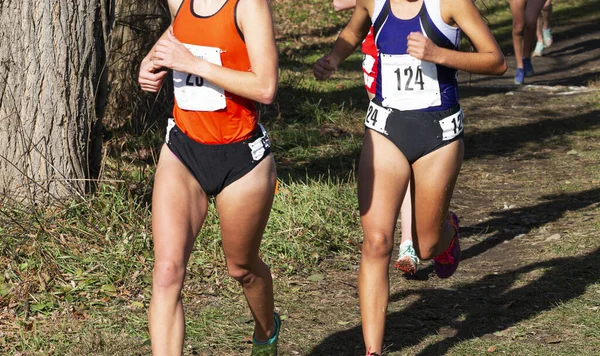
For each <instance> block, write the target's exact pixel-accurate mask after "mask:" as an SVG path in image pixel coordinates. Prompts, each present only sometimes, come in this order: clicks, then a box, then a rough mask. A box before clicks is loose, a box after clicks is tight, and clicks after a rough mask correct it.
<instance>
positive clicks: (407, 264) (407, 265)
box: [394, 257, 417, 275]
mask: <svg viewBox="0 0 600 356" xmlns="http://www.w3.org/2000/svg"><path fill="white" fill-rule="evenodd" d="M394 267H396V269H397V270H400V271H402V272H404V273H406V274H410V275H413V274H415V273H417V269H416V268H415V265H414V264H413V263H412V262H411V261H410V257H406V258H404V257H403V258H401V259H399V260H398V261H396V263H395V264H394Z"/></svg>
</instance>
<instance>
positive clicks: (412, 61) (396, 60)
mask: <svg viewBox="0 0 600 356" xmlns="http://www.w3.org/2000/svg"><path fill="white" fill-rule="evenodd" d="M381 95H382V97H383V101H382V102H381V104H383V105H384V106H387V107H391V108H394V109H398V110H401V111H403V110H418V109H425V108H428V107H432V106H438V105H441V103H442V101H441V97H440V85H439V82H438V76H437V67H436V66H435V63H431V62H426V61H422V60H420V59H416V58H415V57H412V56H411V55H409V54H383V53H382V54H381Z"/></svg>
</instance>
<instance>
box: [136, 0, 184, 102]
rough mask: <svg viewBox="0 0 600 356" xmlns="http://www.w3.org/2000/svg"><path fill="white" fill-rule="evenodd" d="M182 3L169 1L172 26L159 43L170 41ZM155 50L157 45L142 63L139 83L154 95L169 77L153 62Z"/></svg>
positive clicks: (179, 0) (173, 0)
mask: <svg viewBox="0 0 600 356" xmlns="http://www.w3.org/2000/svg"><path fill="white" fill-rule="evenodd" d="M182 2H183V0H169V1H168V5H169V12H170V13H171V25H170V26H169V28H167V30H166V31H165V32H163V34H162V35H161V36H160V37H159V38H158V40H157V41H156V42H157V43H158V41H160V40H161V39H164V40H166V39H168V32H169V31H170V30H171V29H172V27H173V20H174V19H175V14H176V13H177V10H178V9H179V7H180V6H181V3H182ZM155 48H156V43H155V44H154V46H152V48H151V49H150V51H148V54H147V55H146V56H145V57H144V59H142V63H141V64H140V71H139V74H138V83H139V84H140V87H141V88H142V90H144V91H148V92H152V93H156V92H157V91H158V90H159V89H160V87H161V86H162V82H163V79H164V78H165V76H166V75H167V71H166V70H161V68H162V67H160V66H158V65H156V64H155V63H153V61H152V60H153V57H154V51H155Z"/></svg>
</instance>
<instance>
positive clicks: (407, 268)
mask: <svg viewBox="0 0 600 356" xmlns="http://www.w3.org/2000/svg"><path fill="white" fill-rule="evenodd" d="M355 6H356V0H333V8H334V9H335V10H336V11H343V10H349V9H353V8H354V7H355ZM362 52H363V55H364V57H363V65H362V70H363V75H364V79H365V89H366V91H367V96H368V97H369V100H372V99H373V98H374V97H375V84H376V79H377V68H378V65H377V62H378V61H379V54H378V53H377V47H376V46H375V39H374V38H373V27H371V28H370V29H369V33H368V34H367V37H365V39H364V40H363V42H362ZM411 200H412V199H411V188H410V184H409V186H408V188H407V190H406V194H405V196H404V200H403V201H402V207H401V208H400V222H401V231H402V232H401V240H400V246H399V249H398V251H399V252H398V259H397V260H396V263H395V264H394V267H396V269H398V270H400V271H402V272H404V273H406V274H408V275H413V274H415V273H416V272H417V267H418V266H419V262H420V260H419V257H417V253H416V251H415V248H414V246H413V239H412V236H413V233H412V225H413V224H412V202H411Z"/></svg>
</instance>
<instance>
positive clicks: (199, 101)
mask: <svg viewBox="0 0 600 356" xmlns="http://www.w3.org/2000/svg"><path fill="white" fill-rule="evenodd" d="M183 45H184V46H185V47H186V48H187V49H188V50H189V51H190V52H191V53H192V54H193V55H194V56H196V57H198V58H202V59H203V60H205V61H207V62H210V63H213V64H216V65H222V63H221V50H220V49H219V48H216V47H205V46H195V45H190V44H185V43H184V44H183ZM173 84H174V87H175V99H176V100H177V105H178V106H179V107H180V108H182V109H184V110H192V111H216V110H220V109H224V108H225V106H226V100H225V91H224V90H223V88H221V87H218V86H216V85H215V84H213V83H211V82H209V81H208V80H206V79H204V78H202V77H198V76H196V75H193V74H189V73H184V72H178V71H176V70H174V71H173Z"/></svg>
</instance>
